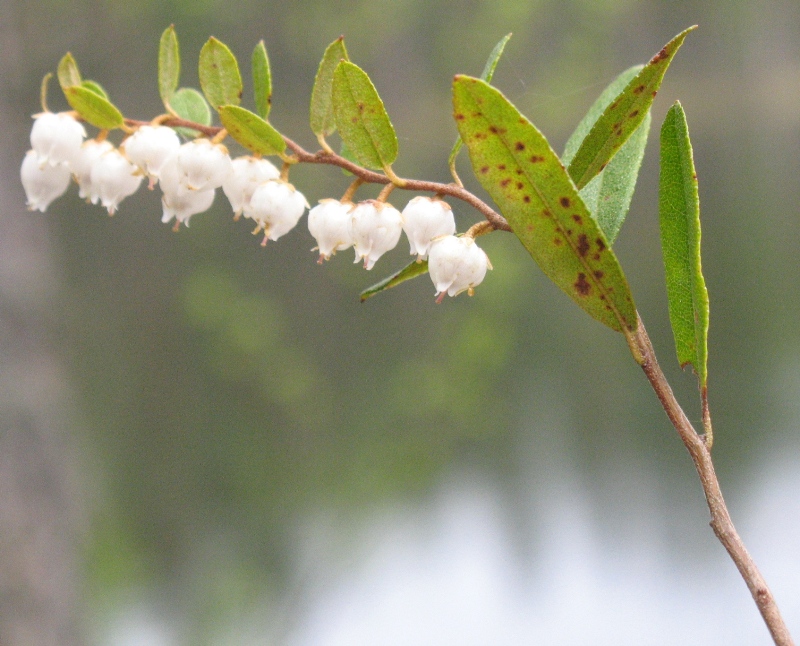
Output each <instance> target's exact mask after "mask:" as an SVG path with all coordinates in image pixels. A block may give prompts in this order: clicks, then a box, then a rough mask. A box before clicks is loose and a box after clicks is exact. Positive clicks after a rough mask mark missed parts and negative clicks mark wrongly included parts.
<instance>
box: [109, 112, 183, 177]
mask: <svg viewBox="0 0 800 646" xmlns="http://www.w3.org/2000/svg"><path fill="white" fill-rule="evenodd" d="M180 147H181V140H180V139H179V138H178V134H177V133H176V132H175V131H174V130H173V129H172V128H168V127H167V126H141V127H140V128H138V129H137V130H136V132H134V133H133V134H132V135H131V136H130V137H128V138H127V139H126V140H125V141H124V142H122V146H121V148H122V152H123V153H124V154H125V156H126V157H127V158H128V159H129V160H130V161H131V163H132V164H135V165H136V166H137V167H138V168H139V169H140V170H141V171H142V172H143V173H144V174H145V175H147V176H148V177H149V178H150V188H153V186H155V184H156V182H157V181H158V178H159V177H160V175H161V168H162V167H163V166H164V162H165V161H166V160H167V158H168V157H169V156H170V155H172V154H174V153H176V152H177V151H178V149H179V148H180Z"/></svg>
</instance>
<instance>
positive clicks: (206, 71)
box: [199, 37, 242, 109]
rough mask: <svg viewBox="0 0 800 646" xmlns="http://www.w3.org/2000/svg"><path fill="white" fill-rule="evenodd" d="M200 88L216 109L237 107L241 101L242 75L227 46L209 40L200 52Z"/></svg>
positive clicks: (212, 39)
mask: <svg viewBox="0 0 800 646" xmlns="http://www.w3.org/2000/svg"><path fill="white" fill-rule="evenodd" d="M199 73H200V87H201V88H202V89H203V94H205V95H206V98H207V99H208V102H209V103H210V104H211V106H212V107H213V108H214V109H216V108H218V107H219V106H221V105H239V103H240V102H241V100H242V75H241V74H240V73H239V64H238V63H237V62H236V57H235V56H234V55H233V53H232V52H231V50H230V49H228V47H227V45H225V44H223V43H221V42H220V41H218V40H217V39H216V38H213V37H212V38H209V39H208V40H207V41H206V44H205V45H203V48H202V49H201V50H200V68H199Z"/></svg>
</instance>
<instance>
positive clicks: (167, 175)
mask: <svg viewBox="0 0 800 646" xmlns="http://www.w3.org/2000/svg"><path fill="white" fill-rule="evenodd" d="M181 179H182V178H181V173H180V169H179V168H178V155H177V153H175V154H174V155H171V156H170V157H168V158H167V160H166V161H165V162H164V164H163V166H162V167H161V178H160V179H159V182H158V183H159V186H160V187H161V190H162V191H163V193H164V194H163V195H162V196H161V206H162V207H163V215H162V217H161V221H162V222H164V223H167V222H169V221H170V220H171V219H172V218H175V229H174V230H175V231H177V230H178V227H179V226H180V224H181V222H182V223H184V224H185V225H186V226H187V227H188V226H189V218H190V217H191V216H193V215H196V214H198V213H202V212H203V211H207V210H208V209H209V208H210V207H211V204H212V203H213V202H214V193H215V191H214V189H213V188H209V189H206V190H204V191H192V190H190V189H189V188H187V187H186V185H185V184H183V182H182V181H181Z"/></svg>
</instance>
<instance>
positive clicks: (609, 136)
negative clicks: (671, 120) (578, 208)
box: [569, 27, 695, 189]
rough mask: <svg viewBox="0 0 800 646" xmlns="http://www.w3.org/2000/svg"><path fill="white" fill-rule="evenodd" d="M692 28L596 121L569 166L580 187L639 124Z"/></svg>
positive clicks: (674, 41)
mask: <svg viewBox="0 0 800 646" xmlns="http://www.w3.org/2000/svg"><path fill="white" fill-rule="evenodd" d="M693 29H695V27H689V28H688V29H686V30H684V31H682V32H681V33H680V34H678V35H677V36H675V38H673V39H672V40H671V41H669V42H668V43H667V44H666V45H664V47H663V49H662V50H661V51H660V52H658V54H656V55H655V56H653V58H651V59H650V62H649V63H647V65H645V66H644V67H643V68H642V69H641V71H640V72H639V73H638V74H637V75H636V76H635V77H634V78H633V79H631V81H630V82H629V83H628V85H627V86H626V87H625V89H624V90H623V91H622V92H621V93H620V94H619V96H617V98H616V99H614V101H613V102H612V103H611V104H610V105H609V106H608V107H607V108H606V109H605V110H604V111H603V114H602V116H601V117H600V118H599V119H598V120H597V121H596V122H595V124H594V126H593V127H592V129H591V131H590V132H589V134H588V135H587V136H586V138H585V139H584V140H583V142H582V143H581V147H580V148H579V149H578V152H577V153H575V157H574V158H573V159H572V162H571V163H570V165H569V174H570V177H572V179H573V180H574V181H575V185H576V186H577V187H578V188H579V189H581V188H583V187H584V186H586V185H587V184H588V183H589V182H590V181H591V180H592V178H593V177H594V176H595V175H597V174H598V173H599V172H600V171H601V170H603V169H604V168H605V167H606V164H608V162H609V161H610V160H611V158H612V157H613V156H614V154H615V153H616V152H617V151H618V150H619V149H620V147H621V146H622V144H624V143H625V142H626V141H627V140H628V137H630V136H631V134H633V132H634V130H636V129H637V128H638V127H639V125H640V124H641V123H642V121H643V120H644V118H645V115H646V114H647V113H648V111H649V110H650V106H651V105H652V104H653V99H654V98H655V96H656V93H657V92H658V88H659V87H661V81H662V79H663V78H664V74H665V73H666V71H667V68H668V67H669V64H670V63H671V62H672V59H673V58H674V57H675V54H676V52H677V51H678V49H679V48H680V46H681V45H682V44H683V41H684V39H685V38H686V36H687V34H688V33H689V32H690V31H692V30H693Z"/></svg>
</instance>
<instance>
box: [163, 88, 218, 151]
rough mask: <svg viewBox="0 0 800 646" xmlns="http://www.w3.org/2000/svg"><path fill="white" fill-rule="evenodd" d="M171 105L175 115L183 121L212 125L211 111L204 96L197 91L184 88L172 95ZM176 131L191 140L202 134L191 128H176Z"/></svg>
mask: <svg viewBox="0 0 800 646" xmlns="http://www.w3.org/2000/svg"><path fill="white" fill-rule="evenodd" d="M169 103H170V107H171V108H172V109H173V110H174V111H175V114H177V115H178V116H179V117H180V118H181V119H186V120H187V121H194V122H195V123H199V124H202V125H204V126H209V125H211V109H210V108H209V107H208V103H206V100H205V99H204V98H203V95H202V94H200V92H198V91H197V90H195V89H193V88H190V87H182V88H181V89H180V90H178V91H177V92H175V94H173V95H172V98H171V99H170V102H169ZM175 130H177V131H178V132H180V133H181V134H182V135H183V136H185V137H188V138H190V139H191V138H193V137H197V136H198V135H199V134H200V133H199V132H197V131H196V130H192V129H191V128H176V129H175Z"/></svg>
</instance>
